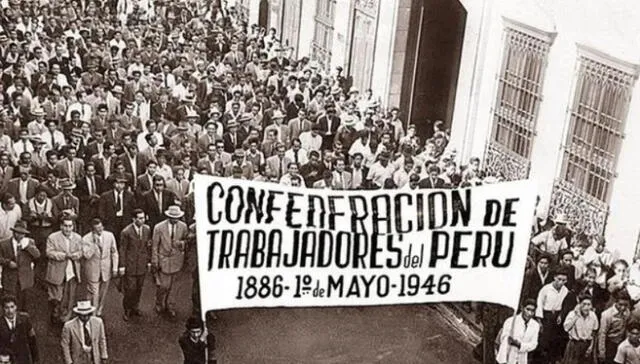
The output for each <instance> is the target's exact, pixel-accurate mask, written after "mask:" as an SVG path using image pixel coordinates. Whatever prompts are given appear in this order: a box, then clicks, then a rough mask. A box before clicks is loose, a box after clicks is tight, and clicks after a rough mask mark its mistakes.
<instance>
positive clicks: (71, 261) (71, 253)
mask: <svg viewBox="0 0 640 364" xmlns="http://www.w3.org/2000/svg"><path fill="white" fill-rule="evenodd" d="M60 220H61V221H60V230H59V231H56V232H54V233H52V234H51V235H49V237H48V238H47V247H46V252H47V258H48V259H49V260H48V264H47V274H46V277H45V279H46V281H47V283H48V284H49V285H48V288H47V294H48V298H49V310H50V313H51V322H52V323H62V322H65V321H67V320H68V319H69V317H70V316H71V309H72V307H73V302H74V298H75V293H76V287H77V285H78V283H79V282H80V281H81V277H80V272H81V270H80V259H82V237H81V236H80V235H79V234H78V233H76V232H74V231H73V229H74V226H75V223H74V218H73V217H71V216H69V215H64V216H63V217H62V218H61V219H60Z"/></svg>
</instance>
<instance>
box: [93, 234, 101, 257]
mask: <svg viewBox="0 0 640 364" xmlns="http://www.w3.org/2000/svg"><path fill="white" fill-rule="evenodd" d="M93 242H94V243H95V244H96V245H97V246H98V249H100V257H102V244H100V236H99V235H95V236H94V238H93Z"/></svg>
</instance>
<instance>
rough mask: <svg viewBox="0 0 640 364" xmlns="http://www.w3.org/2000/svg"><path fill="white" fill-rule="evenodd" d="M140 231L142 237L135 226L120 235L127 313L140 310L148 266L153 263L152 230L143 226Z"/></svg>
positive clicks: (123, 304)
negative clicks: (151, 248) (151, 249)
mask: <svg viewBox="0 0 640 364" xmlns="http://www.w3.org/2000/svg"><path fill="white" fill-rule="evenodd" d="M139 229H140V231H141V235H142V236H141V235H140V234H138V233H136V230H135V228H134V226H133V224H129V225H127V227H125V228H124V229H123V230H122V232H121V233H120V267H123V268H124V282H123V283H124V297H123V298H122V306H123V307H124V309H125V311H131V310H137V309H138V305H139V303H140V295H141V294H142V286H143V284H144V277H145V273H146V272H147V264H149V263H150V262H151V251H150V247H151V228H149V226H148V225H142V226H141V227H140V228H139Z"/></svg>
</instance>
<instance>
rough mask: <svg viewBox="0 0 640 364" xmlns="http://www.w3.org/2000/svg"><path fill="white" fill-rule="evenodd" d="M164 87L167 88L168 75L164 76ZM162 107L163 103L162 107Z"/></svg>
mask: <svg viewBox="0 0 640 364" xmlns="http://www.w3.org/2000/svg"><path fill="white" fill-rule="evenodd" d="M164 87H165V88H169V77H167V76H164ZM162 108H163V109H164V105H163V107H162Z"/></svg>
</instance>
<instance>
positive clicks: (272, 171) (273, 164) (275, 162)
mask: <svg viewBox="0 0 640 364" xmlns="http://www.w3.org/2000/svg"><path fill="white" fill-rule="evenodd" d="M291 162H293V161H292V160H291V159H289V158H287V157H282V169H283V171H281V168H280V167H281V165H280V158H279V157H278V156H277V155H274V156H271V157H269V158H267V160H266V163H265V164H266V166H265V174H266V176H267V178H275V179H277V180H280V178H282V176H283V175H284V174H285V173H287V171H288V170H289V163H291Z"/></svg>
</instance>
